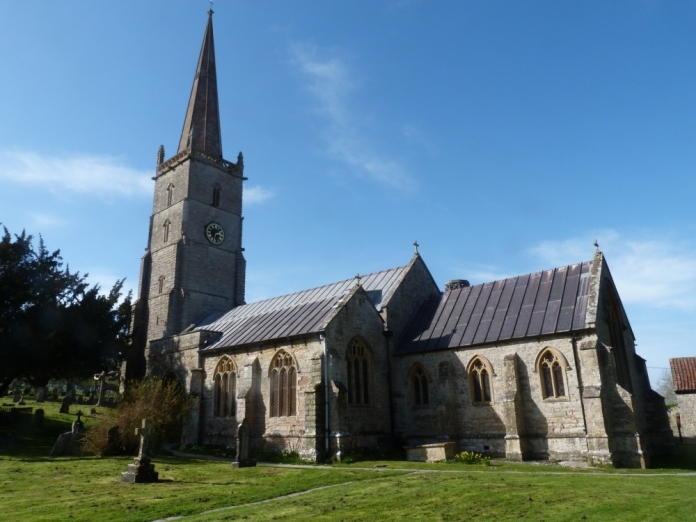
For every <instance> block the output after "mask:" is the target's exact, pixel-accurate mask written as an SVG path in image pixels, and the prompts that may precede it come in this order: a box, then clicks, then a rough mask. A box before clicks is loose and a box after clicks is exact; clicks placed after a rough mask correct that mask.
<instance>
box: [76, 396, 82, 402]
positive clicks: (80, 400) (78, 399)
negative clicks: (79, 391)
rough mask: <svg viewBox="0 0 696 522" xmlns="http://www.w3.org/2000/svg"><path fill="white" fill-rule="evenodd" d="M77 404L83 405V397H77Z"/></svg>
mask: <svg viewBox="0 0 696 522" xmlns="http://www.w3.org/2000/svg"><path fill="white" fill-rule="evenodd" d="M77 404H82V395H78V396H77Z"/></svg>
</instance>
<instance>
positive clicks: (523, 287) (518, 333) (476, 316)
mask: <svg viewBox="0 0 696 522" xmlns="http://www.w3.org/2000/svg"><path fill="white" fill-rule="evenodd" d="M591 266H592V261H586V262H583V263H578V264H575V265H569V266H564V267H560V268H555V269H551V270H545V271H543V272H536V273H534V274H527V275H523V276H517V277H509V278H507V279H501V280H499V281H493V282H491V283H484V284H480V285H475V286H466V287H463V288H455V289H452V290H447V291H445V293H443V294H440V295H434V296H433V297H432V298H431V299H429V300H428V301H426V302H425V303H424V304H423V305H422V306H421V308H420V310H418V311H417V312H416V314H415V319H414V323H413V325H412V328H411V329H410V330H409V331H408V332H407V336H406V337H405V339H404V341H402V343H401V344H400V347H399V350H398V351H399V353H413V352H425V351H432V350H444V349H447V348H457V347H460V346H473V345H477V344H483V343H492V342H497V341H504V340H508V339H521V338H524V337H533V336H538V335H545V334H554V333H559V332H569V331H573V330H582V329H585V328H587V323H586V312H587V300H588V296H589V289H590V268H591Z"/></svg>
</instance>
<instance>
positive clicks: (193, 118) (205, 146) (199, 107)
mask: <svg viewBox="0 0 696 522" xmlns="http://www.w3.org/2000/svg"><path fill="white" fill-rule="evenodd" d="M188 148H191V149H195V150H199V151H202V152H206V153H208V154H210V155H212V156H216V157H220V158H221V157H222V138H221V134H220V110H219V108H218V92H217V74H216V73H215V46H214V43H213V10H212V9H211V10H209V11H208V25H207V27H206V29H205V35H204V36H203V46H202V47H201V54H200V56H199V57H198V67H196V76H195V78H194V80H193V88H192V89H191V97H190V98H189V103H188V108H187V109H186V119H185V120H184V128H183V130H182V131H181V140H179V152H181V151H183V150H186V149H188Z"/></svg>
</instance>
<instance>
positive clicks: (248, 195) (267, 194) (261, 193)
mask: <svg viewBox="0 0 696 522" xmlns="http://www.w3.org/2000/svg"><path fill="white" fill-rule="evenodd" d="M274 196H275V193H274V192H273V191H272V190H269V189H266V188H263V187H260V186H258V185H257V186H255V187H244V203H245V204H247V205H254V204H256V203H263V202H264V201H268V200H269V199H271V198H272V197H274Z"/></svg>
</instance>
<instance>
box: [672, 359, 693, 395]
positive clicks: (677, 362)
mask: <svg viewBox="0 0 696 522" xmlns="http://www.w3.org/2000/svg"><path fill="white" fill-rule="evenodd" d="M669 365H670V367H671V368H672V380H673V381H674V391H676V392H677V393H687V392H696V357H679V358H678V359H670V360H669Z"/></svg>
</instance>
